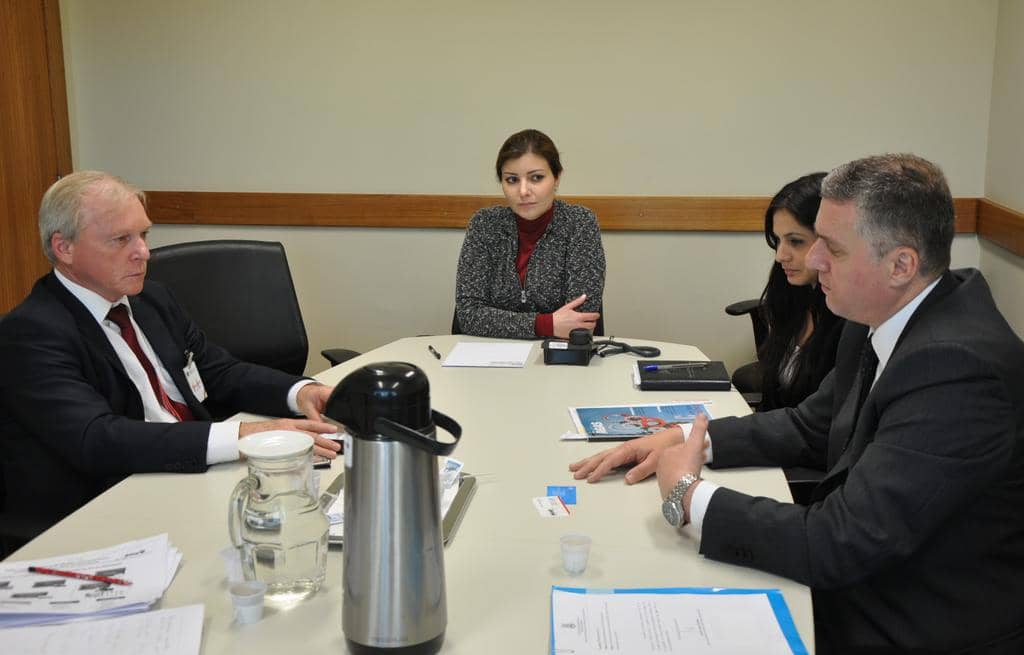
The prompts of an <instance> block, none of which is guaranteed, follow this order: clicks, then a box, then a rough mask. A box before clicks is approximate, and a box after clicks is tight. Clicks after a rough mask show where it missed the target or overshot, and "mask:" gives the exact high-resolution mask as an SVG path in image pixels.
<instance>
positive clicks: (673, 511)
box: [661, 473, 700, 528]
mask: <svg viewBox="0 0 1024 655" xmlns="http://www.w3.org/2000/svg"><path fill="white" fill-rule="evenodd" d="M698 480H700V477H699V476H696V475H694V474H693V473H687V474H686V475H684V476H683V477H681V478H679V482H677V483H676V486H674V487H672V491H671V492H669V494H668V498H666V499H665V502H663V503H662V504H661V513H662V514H664V515H665V520H666V521H668V524H669V525H671V526H672V527H674V528H678V527H680V526H682V525H684V524H685V521H684V519H685V518H686V517H685V514H684V512H683V496H685V495H686V492H687V491H688V490H689V489H690V487H692V486H693V485H694V483H696V482H697V481H698Z"/></svg>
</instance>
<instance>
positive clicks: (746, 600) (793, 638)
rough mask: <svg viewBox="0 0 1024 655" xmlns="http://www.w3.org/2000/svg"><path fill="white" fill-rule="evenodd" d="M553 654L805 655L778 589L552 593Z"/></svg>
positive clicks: (556, 589)
mask: <svg viewBox="0 0 1024 655" xmlns="http://www.w3.org/2000/svg"><path fill="white" fill-rule="evenodd" d="M551 653H552V655H554V654H555V653H573V654H574V655H591V654H593V655H609V654H615V653H622V654H623V655H655V654H658V655H664V653H680V654H684V653H685V654H686V655H692V654H694V653H706V654H708V655H745V654H747V653H758V654H759V655H805V654H806V653H807V648H806V647H805V646H804V644H803V641H801V639H800V635H799V634H798V633H797V631H796V626H795V624H794V623H793V618H792V616H791V615H790V613H789V608H788V607H787V606H786V601H785V600H784V599H783V597H782V593H781V592H780V591H779V590H778V589H719V588H689V589H687V588H676V589H603V590H588V589H577V588H569V587H552V589H551Z"/></svg>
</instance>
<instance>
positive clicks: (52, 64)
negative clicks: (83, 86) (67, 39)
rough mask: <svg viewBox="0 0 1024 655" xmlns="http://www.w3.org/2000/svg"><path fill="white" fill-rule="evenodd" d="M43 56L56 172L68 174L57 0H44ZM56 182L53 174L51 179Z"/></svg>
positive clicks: (65, 98) (65, 95)
mask: <svg viewBox="0 0 1024 655" xmlns="http://www.w3.org/2000/svg"><path fill="white" fill-rule="evenodd" d="M43 15H44V23H45V26H46V59H47V67H48V68H49V70H50V104H51V105H53V134H54V140H55V141H56V143H55V146H56V149H57V152H56V156H57V171H56V174H57V175H61V176H64V175H67V174H68V173H70V172H72V171H73V170H74V168H73V167H72V164H71V129H70V127H69V123H68V90H67V82H66V81H65V79H64V41H63V39H62V37H61V30H60V2H59V0H44V1H43ZM51 181H56V177H54V179H53V180H51Z"/></svg>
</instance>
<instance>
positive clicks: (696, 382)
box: [633, 359, 732, 391]
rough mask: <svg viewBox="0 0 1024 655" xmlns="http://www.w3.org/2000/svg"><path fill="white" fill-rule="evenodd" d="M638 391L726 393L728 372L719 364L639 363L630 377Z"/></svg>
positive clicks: (679, 360) (728, 382) (658, 361)
mask: <svg viewBox="0 0 1024 655" xmlns="http://www.w3.org/2000/svg"><path fill="white" fill-rule="evenodd" d="M633 377H634V381H635V382H636V386H638V387H639V388H640V390H641V391H728V390H729V389H731V388H732V383H731V382H730V381H729V372H728V371H727V370H725V364H723V363H722V362H701V361H690V360H681V359H673V360H667V359H661V360H642V361H637V362H636V368H635V369H634V373H633Z"/></svg>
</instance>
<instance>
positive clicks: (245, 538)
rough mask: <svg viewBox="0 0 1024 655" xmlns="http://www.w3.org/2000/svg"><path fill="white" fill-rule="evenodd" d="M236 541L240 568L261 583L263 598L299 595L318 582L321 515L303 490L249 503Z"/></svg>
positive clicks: (323, 537)
mask: <svg viewBox="0 0 1024 655" xmlns="http://www.w3.org/2000/svg"><path fill="white" fill-rule="evenodd" d="M282 525H286V526H287V529H286V530H282V529H281V526H282ZM242 542H243V545H242V547H241V549H240V554H241V558H242V572H243V573H244V574H245V577H246V579H256V580H261V581H263V582H265V583H266V584H267V599H268V600H270V601H275V600H276V601H280V602H282V603H286V604H287V603H290V602H292V601H297V600H301V599H303V598H305V597H307V596H310V595H312V594H314V593H316V591H317V590H318V589H320V585H321V584H323V581H324V573H325V570H326V565H327V519H326V518H325V517H324V514H323V512H322V511H321V510H320V505H319V504H318V503H317V502H316V501H314V500H313V499H312V498H311V497H310V496H309V494H305V493H287V494H280V495H277V496H275V497H274V498H273V501H272V502H269V503H259V502H257V503H250V504H249V506H248V509H247V510H246V511H245V513H244V515H243V518H242Z"/></svg>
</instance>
